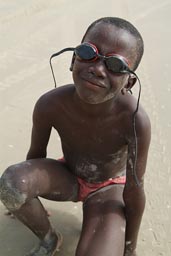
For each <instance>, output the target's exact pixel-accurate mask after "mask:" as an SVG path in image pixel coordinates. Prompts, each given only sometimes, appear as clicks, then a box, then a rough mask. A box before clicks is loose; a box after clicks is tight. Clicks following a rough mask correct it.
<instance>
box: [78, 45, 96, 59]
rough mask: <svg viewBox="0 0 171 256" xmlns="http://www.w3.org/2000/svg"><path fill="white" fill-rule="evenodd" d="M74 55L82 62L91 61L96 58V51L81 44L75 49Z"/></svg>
mask: <svg viewBox="0 0 171 256" xmlns="http://www.w3.org/2000/svg"><path fill="white" fill-rule="evenodd" d="M75 54H76V55H77V56H78V57H79V58H80V59H82V60H92V59H94V58H95V57H96V56H97V53H96V50H95V49H94V48H93V47H91V46H90V45H86V44H81V45H79V46H78V47H76V48H75Z"/></svg>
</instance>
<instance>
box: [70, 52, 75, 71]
mask: <svg viewBox="0 0 171 256" xmlns="http://www.w3.org/2000/svg"><path fill="white" fill-rule="evenodd" d="M74 62H75V53H74V54H73V56H72V60H71V66H70V68H69V70H70V71H73V66H74Z"/></svg>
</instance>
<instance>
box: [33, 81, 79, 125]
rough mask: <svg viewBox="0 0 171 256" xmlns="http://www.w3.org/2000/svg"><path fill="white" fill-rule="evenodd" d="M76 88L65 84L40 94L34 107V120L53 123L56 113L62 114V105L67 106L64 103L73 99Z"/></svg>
mask: <svg viewBox="0 0 171 256" xmlns="http://www.w3.org/2000/svg"><path fill="white" fill-rule="evenodd" d="M74 90H75V89H74V86H73V85H65V86H61V87H59V88H56V89H53V90H51V91H48V92H46V93H45V94H43V95H42V96H40V98H39V99H38V100H37V102H36V104H35V107H34V112H33V121H35V122H36V121H37V122H39V123H43V122H46V123H51V121H52V120H53V119H54V115H55V116H57V115H58V114H60V109H61V106H65V104H63V103H64V102H68V100H70V101H71V98H72V97H71V95H72V94H73V92H74Z"/></svg>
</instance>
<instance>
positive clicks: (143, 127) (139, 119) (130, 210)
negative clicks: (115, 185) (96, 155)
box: [123, 112, 151, 256]
mask: <svg viewBox="0 0 171 256" xmlns="http://www.w3.org/2000/svg"><path fill="white" fill-rule="evenodd" d="M136 136H137V161H136V166H135V172H136V175H137V178H138V181H139V183H140V185H139V186H138V185H137V184H136V182H135V177H134V175H133V165H134V160H135V138H134V136H131V139H129V144H128V159H127V170H126V172H127V173H126V179H127V180H126V185H125V188H124V193H123V198H124V202H125V216H126V234H125V254H124V255H125V256H136V245H137V238H138V232H139V228H140V224H141V219H142V215H143V211H144V208H145V193H144V174H145V169H146V163H147V156H148V149H149V144H150V138H151V126H150V121H149V118H148V117H147V115H146V114H145V113H144V112H141V113H139V112H138V113H137V116H136Z"/></svg>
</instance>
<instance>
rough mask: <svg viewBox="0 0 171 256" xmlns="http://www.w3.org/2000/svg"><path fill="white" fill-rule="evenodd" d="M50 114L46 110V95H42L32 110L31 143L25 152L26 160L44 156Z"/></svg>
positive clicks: (49, 131) (49, 129)
mask: <svg viewBox="0 0 171 256" xmlns="http://www.w3.org/2000/svg"><path fill="white" fill-rule="evenodd" d="M50 119H51V114H50V113H49V110H48V102H47V99H46V96H42V97H41V98H40V99H39V100H38V101H37V103H36V105H35V108H34V111H33V127H32V135H31V145H30V148H29V151H28V153H27V157H26V158H27V160H28V159H34V158H43V157H46V154H47V152H46V150H47V144H48V141H49V137H50V133H51V129H52V125H51V120H50Z"/></svg>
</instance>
